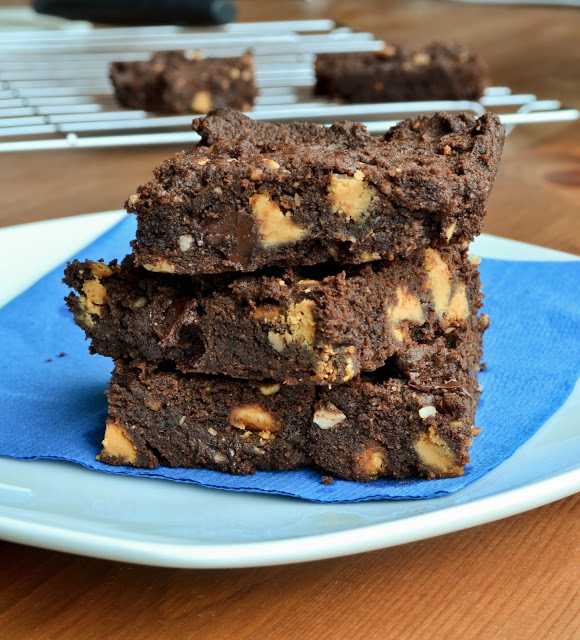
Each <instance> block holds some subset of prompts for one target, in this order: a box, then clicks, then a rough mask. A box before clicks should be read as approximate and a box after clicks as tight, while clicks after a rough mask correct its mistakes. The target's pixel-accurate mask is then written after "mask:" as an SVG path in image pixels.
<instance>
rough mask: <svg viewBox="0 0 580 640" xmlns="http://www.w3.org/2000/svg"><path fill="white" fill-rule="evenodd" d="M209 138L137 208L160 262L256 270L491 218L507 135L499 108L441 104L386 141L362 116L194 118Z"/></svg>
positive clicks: (146, 249) (145, 189) (447, 237)
mask: <svg viewBox="0 0 580 640" xmlns="http://www.w3.org/2000/svg"><path fill="white" fill-rule="evenodd" d="M193 128H194V130H196V131H197V132H198V133H199V134H200V135H201V142H200V143H199V145H198V146H196V147H194V148H193V149H191V150H189V151H187V152H183V153H179V154H177V155H175V156H174V157H172V158H169V159H168V160H166V161H164V162H163V163H162V164H161V165H160V166H159V167H158V168H157V169H156V170H155V178H154V179H153V180H152V181H150V182H149V183H147V184H145V185H143V186H142V187H140V188H139V189H138V190H137V193H136V194H135V195H133V196H131V197H130V198H129V200H128V202H127V205H126V207H127V210H128V211H129V212H130V213H134V214H135V215H136V216H137V223H138V228H137V239H136V241H135V242H134V243H133V250H134V253H135V256H136V263H137V264H138V265H141V266H144V267H145V268H147V269H149V270H152V271H162V272H167V273H179V274H197V273H218V272H224V271H233V270H236V271H246V272H248V271H255V270H257V269H259V268H262V267H265V266H302V265H312V264H317V263H322V262H326V261H329V260H331V259H333V260H335V261H337V262H339V263H341V264H345V263H352V264H358V263H363V262H367V261H373V260H392V259H395V258H397V257H400V256H405V255H408V254H410V253H411V252H413V251H416V250H417V249H421V248H424V247H427V246H444V245H446V244H449V243H453V244H461V243H463V242H466V241H470V240H472V239H473V238H474V237H475V236H476V235H477V234H478V233H479V232H480V229H481V225H482V220H483V215H484V211H485V205H486V202H487V199H488V196H489V193H490V190H491V187H492V184H493V181H494V177H495V174H496V171H497V167H498V163H499V160H500V155H501V150H502V146H503V141H504V127H503V126H502V125H501V123H500V121H499V118H498V117H497V116H495V115H493V114H486V115H484V116H482V117H481V118H475V117H473V116H470V115H467V114H463V115H458V116H455V115H450V114H447V113H438V114H436V115H434V116H419V117H416V118H411V119H408V120H405V121H403V122H401V123H399V124H398V125H396V126H395V127H393V128H392V129H391V130H390V131H388V132H387V133H386V134H385V135H384V136H383V137H381V138H374V137H372V136H371V135H370V134H369V133H368V132H367V130H366V128H365V127H364V126H362V125H360V124H354V123H347V122H343V123H337V124H334V125H333V126H331V127H329V128H326V127H323V126H321V125H312V124H310V125H309V124H289V125H282V124H272V123H266V122H255V121H252V120H251V119H250V118H247V117H246V116H244V115H243V114H241V113H239V112H237V111H235V110H233V109H223V110H216V111H213V112H211V113H210V114H209V115H208V116H207V117H206V118H202V119H197V120H194V123H193Z"/></svg>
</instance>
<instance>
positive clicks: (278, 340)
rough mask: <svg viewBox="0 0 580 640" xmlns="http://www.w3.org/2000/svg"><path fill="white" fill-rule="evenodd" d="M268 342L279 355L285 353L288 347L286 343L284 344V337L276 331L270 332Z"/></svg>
mask: <svg viewBox="0 0 580 640" xmlns="http://www.w3.org/2000/svg"><path fill="white" fill-rule="evenodd" d="M268 342H269V343H270V344H271V345H272V347H273V348H274V349H275V350H276V351H277V352H278V353H282V351H284V347H285V346H286V343H285V342H284V336H282V335H280V334H279V333H276V332H275V331H268Z"/></svg>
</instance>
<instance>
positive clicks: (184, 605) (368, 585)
mask: <svg viewBox="0 0 580 640" xmlns="http://www.w3.org/2000/svg"><path fill="white" fill-rule="evenodd" d="M238 5H239V8H240V19H242V20H258V19H293V18H320V17H330V18H333V19H335V20H337V21H339V22H341V23H344V24H347V25H349V26H352V27H355V28H358V29H364V30H370V31H374V33H375V34H376V35H377V36H378V37H381V38H383V39H391V40H398V41H402V42H405V43H408V44H410V45H413V44H421V43H424V42H426V41H428V40H432V39H453V38H456V39H460V40H462V41H463V42H465V43H467V44H469V45H471V46H473V47H474V48H476V49H477V50H478V51H480V52H481V54H482V55H484V56H485V57H486V58H487V60H488V61H489V63H490V66H491V72H492V75H493V82H494V84H496V85H505V86H510V87H511V88H512V89H513V90H514V91H518V92H526V93H535V94H536V95H538V96H539V97H541V98H559V99H560V100H562V102H563V103H564V104H565V105H566V106H574V107H577V108H578V107H580V9H567V8H547V7H536V8H529V7H527V8H523V7H509V6H505V7H502V6H489V7H484V6H478V5H462V4H456V3H446V2H437V1H430V2H428V1H421V0H407V1H405V0H400V1H393V2H380V1H375V2H366V1H362V0H344V1H337V2H330V1H324V0H313V1H312V2H300V1H293V2H287V1H283V0H282V1H279V2H271V3H268V2H265V1H264V0H262V1H259V0H247V1H244V0H241V1H240V2H239V3H238ZM0 66H1V65H0ZM174 150H175V149H171V148H163V147H151V148H133V149H131V148H128V149H114V150H91V151H79V150H77V151H66V152H59V153H46V152H44V153H22V154H2V155H0V175H1V176H2V184H3V189H2V207H1V209H0V226H6V225H13V224H19V223H24V222H30V221H34V220H41V219H47V218H56V217H62V216H69V215H76V214H79V213H88V212H93V211H103V210H107V209H117V208H120V207H121V206H122V203H123V201H124V200H125V198H126V197H127V196H128V195H130V194H132V193H134V191H135V188H136V186H137V185H139V184H141V183H142V182H144V181H145V180H147V179H148V177H149V175H150V173H151V170H152V168H153V167H154V166H155V165H156V164H157V163H158V162H159V161H160V160H161V159H163V158H164V157H166V156H167V155H169V153H170V152H173V151H174ZM579 214H580V123H578V122H576V123H566V124H544V125H527V126H521V127H519V128H517V129H516V130H515V131H514V132H513V133H512V134H511V135H510V136H509V137H508V139H507V143H506V147H505V152H504V157H503V161H502V165H501V168H500V173H499V176H498V178H497V181H496V186H495V189H494V192H493V194H492V197H491V199H490V202H489V209H488V216H487V220H486V226H485V231H486V232H488V233H492V234H496V235H501V236H506V237H508V238H514V239H517V240H522V241H526V242H532V243H535V244H541V245H545V246H548V247H552V248H555V249H560V250H563V251H569V252H573V253H577V254H578V253H580V221H579V220H580V216H579ZM579 515H580V497H579V496H578V495H576V496H573V497H570V498H567V499H564V500H560V501H559V502H556V503H553V504H550V505H547V506H545V507H542V508H539V509H535V510H533V511H530V512H527V513H524V514H521V515H517V516H514V517H511V518H507V519H504V520H501V521H498V522H494V523H490V524H486V525H482V526H479V527H476V528H473V529H469V530H466V531H461V532H458V533H455V534H449V535H445V536H442V537H439V538H433V539H429V540H425V541H422V542H417V543H412V544H407V545H403V546H399V547H395V548H391V549H386V550H382V551H376V552H372V553H367V554H362V555H358V556H353V557H347V558H338V559H334V560H327V561H322V562H314V563H307V564H299V565H294V566H282V567H272V568H260V569H239V570H226V571H223V570H221V571H212V570H205V571H196V570H177V569H175V570H174V569H160V568H151V567H142V566H135V565H129V564H122V563H116V562H108V561H102V560H95V559H88V558H82V557H77V556H72V555H67V554H64V553H57V552H52V551H46V550H41V549H34V548H29V547H25V546H19V545H16V544H10V543H0V638H2V640H24V639H26V640H45V639H46V640H48V639H49V638H50V639H58V640H69V639H70V640H78V639H81V638H82V639H85V640H90V639H93V638H94V639H99V640H103V639H108V638H123V639H125V640H134V639H135V640H136V639H142V638H156V639H157V638H159V639H164V638H176V639H181V638H196V639H200V638H201V639H206V638H208V639H209V638H212V639H213V638H216V639H218V638H219V639H230V638H231V639H235V640H244V639H249V638H260V639H261V638H272V639H280V640H281V639H286V638H316V639H318V638H321V639H324V638H365V639H367V638H369V639H370V638H379V639H382V638H397V639H401V640H405V639H415V638H436V639H438V638H447V639H451V640H454V639H455V638H458V639H459V638H462V639H465V638H477V639H478V640H491V639H492V638H493V639H497V640H503V639H510V640H511V639H516V638H518V639H519V638H521V639H522V640H532V639H535V638H541V639H544V638H553V639H554V640H567V639H573V638H574V639H579V638H580V591H579V589H580V561H579V553H578V548H579V538H580V536H579V527H578V521H579Z"/></svg>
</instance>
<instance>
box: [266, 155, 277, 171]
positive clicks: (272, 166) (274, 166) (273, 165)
mask: <svg viewBox="0 0 580 640" xmlns="http://www.w3.org/2000/svg"><path fill="white" fill-rule="evenodd" d="M264 162H265V163H266V164H267V165H268V166H269V167H270V169H279V168H280V165H279V164H278V163H277V162H276V160H271V159H270V158H264Z"/></svg>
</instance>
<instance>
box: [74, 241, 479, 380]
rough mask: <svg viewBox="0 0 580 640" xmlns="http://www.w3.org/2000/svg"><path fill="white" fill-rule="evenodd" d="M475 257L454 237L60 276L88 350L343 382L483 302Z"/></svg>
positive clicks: (129, 261) (248, 375) (191, 366)
mask: <svg viewBox="0 0 580 640" xmlns="http://www.w3.org/2000/svg"><path fill="white" fill-rule="evenodd" d="M472 262H473V258H472V257H471V256H469V255H468V254H467V252H466V251H465V250H462V249H461V248H459V247H447V248H443V249H440V250H436V249H431V248H430V249H425V250H420V251H418V252H416V253H414V254H413V255H412V256H409V257H408V258H401V259H400V260H395V261H392V262H383V261H379V262H373V263H369V264H368V265H351V266H349V267H346V268H345V269H342V268H338V269H337V268H336V267H335V268H334V271H333V272H330V273H329V272H328V270H327V269H323V268H321V267H310V268H302V269H299V268H294V269H286V270H284V271H280V272H279V273H278V274H272V273H271V272H267V273H261V272H258V273H256V274H250V275H239V274H223V275H217V276H207V275H206V276H197V277H187V276H178V275H168V274H160V273H151V272H149V271H147V270H145V269H142V268H139V267H135V266H134V259H133V256H128V257H127V258H126V259H125V260H124V261H123V263H122V264H121V265H118V264H116V262H113V263H111V264H110V265H106V264H104V263H102V262H91V261H85V262H79V261H75V262H73V263H71V264H70V265H69V266H68V267H67V269H66V271H65V279H64V282H65V283H66V284H67V285H69V286H70V287H72V288H73V289H74V290H75V292H74V293H71V294H70V295H69V296H68V298H67V304H68V306H69V308H70V309H71V311H72V312H73V314H74V318H75V321H76V323H77V324H78V325H79V326H80V327H81V328H82V329H83V330H84V331H85V333H86V335H87V337H88V338H89V339H90V340H91V341H92V346H91V350H92V351H93V352H96V353H99V354H101V355H105V356H110V357H113V358H122V357H130V358H133V359H136V360H146V361H148V362H151V363H154V364H157V365H162V364H167V363H171V365H172V366H175V367H176V368H177V369H178V370H180V371H183V372H197V373H205V374H224V375H228V376H232V377H235V378H244V379H254V380H256V379H258V380H260V379H264V378H272V379H274V380H278V381H281V382H284V383H286V384H299V383H311V384H318V385H324V384H330V383H333V384H343V383H344V382H346V381H348V380H350V379H352V378H353V377H355V376H356V375H358V374H359V372H361V371H372V370H374V369H377V368H379V367H381V366H382V365H383V363H384V362H385V360H387V358H389V357H391V356H393V355H400V354H403V353H405V352H406V351H407V350H409V349H410V348H411V347H412V346H413V345H414V344H416V343H417V341H418V340H421V341H424V340H426V339H430V338H432V337H433V336H435V335H436V334H437V333H439V332H441V331H445V330H452V329H453V328H456V329H457V330H461V329H465V327H466V326H467V325H468V323H469V321H470V319H471V318H472V316H473V314H474V313H476V312H477V310H478V309H479V308H480V306H481V287H480V281H479V273H478V270H477V267H476V266H475V265H474V264H472Z"/></svg>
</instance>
